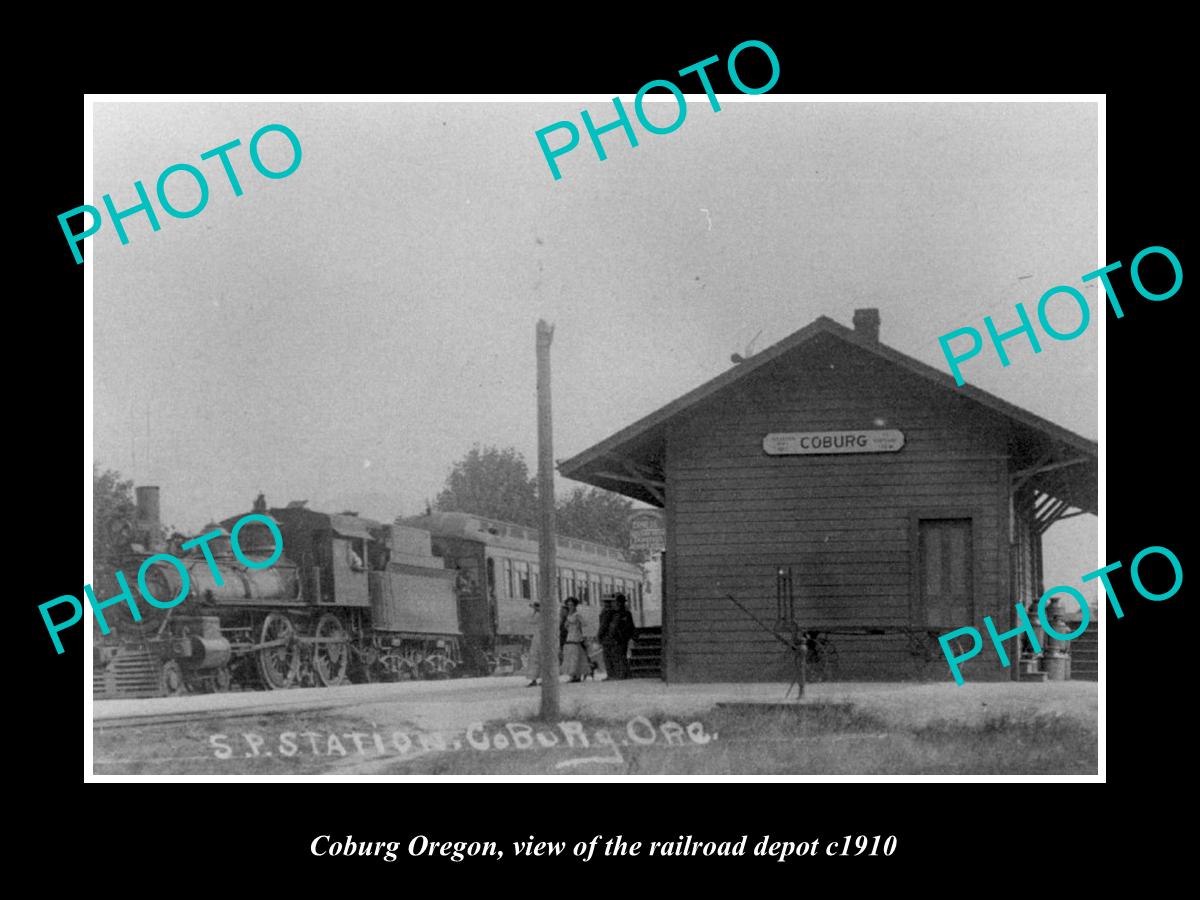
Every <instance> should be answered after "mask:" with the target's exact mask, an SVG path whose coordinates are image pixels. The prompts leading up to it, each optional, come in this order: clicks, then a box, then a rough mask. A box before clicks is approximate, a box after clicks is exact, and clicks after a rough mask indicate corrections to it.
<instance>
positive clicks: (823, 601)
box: [666, 341, 1010, 681]
mask: <svg viewBox="0 0 1200 900" xmlns="http://www.w3.org/2000/svg"><path fill="white" fill-rule="evenodd" d="M878 428H889V429H898V430H900V431H902V432H904V435H905V446H904V447H903V448H902V449H901V450H900V451H898V452H895V453H877V454H841V455H824V456H799V455H797V456H769V455H768V454H766V453H765V452H764V451H763V449H762V441H763V437H764V436H765V435H766V434H768V433H771V432H791V431H843V430H857V429H878ZM1009 442H1010V434H1009V427H1008V425H1007V423H1006V422H1005V421H1004V420H1003V419H1001V418H1000V417H999V416H996V415H994V414H992V413H989V412H987V411H985V410H984V409H983V408H982V407H979V406H978V405H975V404H971V403H968V402H967V401H965V399H964V398H962V397H961V396H959V395H956V394H954V393H953V392H949V391H946V390H945V389H942V388H938V387H936V386H934V385H931V384H930V383H929V382H927V381H925V380H924V379H921V378H918V377H916V376H914V375H911V374H909V373H907V372H903V371H901V370H899V369H897V368H896V367H894V366H891V365H889V364H888V363H886V362H884V361H882V360H880V359H877V358H875V357H873V356H872V355H871V354H868V353H866V352H863V351H861V350H859V349H858V348H855V347H850V346H848V345H846V344H844V343H841V342H825V343H822V342H820V341H817V342H814V345H813V346H812V347H810V348H808V349H806V351H805V352H804V353H803V354H797V355H792V356H789V357H784V358H781V359H780V360H779V361H778V362H777V363H775V364H773V365H770V366H767V367H764V368H763V369H762V370H760V371H758V372H755V373H753V374H752V375H750V376H748V377H747V378H746V379H744V380H743V381H741V382H739V383H737V384H736V385H734V386H731V387H730V388H729V389H727V390H726V391H724V392H722V393H721V394H718V395H715V396H713V397H712V398H709V400H707V401H704V402H702V403H700V404H699V405H697V406H696V407H695V408H694V409H692V410H691V411H690V412H689V413H687V414H686V415H684V416H682V417H681V418H680V420H679V422H678V423H677V425H676V426H675V427H674V428H673V429H672V431H671V432H670V434H669V436H668V441H667V461H666V462H667V464H666V472H667V507H668V523H669V528H670V530H671V534H670V536H669V542H670V551H671V552H670V553H669V554H668V567H669V570H670V574H669V577H668V603H669V605H670V607H671V610H672V612H671V616H670V624H669V627H668V631H669V639H668V641H667V672H668V678H669V679H671V680H679V681H704V680H724V679H731V680H739V681H742V680H757V679H762V678H775V677H780V678H785V679H786V678H788V677H790V670H791V665H792V663H791V660H790V654H789V652H788V651H787V649H786V648H785V647H784V646H783V645H782V644H780V643H779V641H778V640H776V639H775V638H774V637H773V636H772V635H771V634H768V633H766V632H764V631H763V630H762V629H761V628H760V627H759V626H757V625H755V623H754V622H752V621H750V620H749V618H748V617H747V616H746V614H745V613H743V612H742V611H741V610H739V609H738V608H737V607H736V606H735V605H734V604H732V603H731V602H730V601H729V600H728V599H727V595H730V594H732V595H733V596H734V597H736V598H737V599H738V600H739V601H740V602H741V603H742V604H743V605H745V606H746V607H747V608H748V609H750V610H751V611H752V612H754V614H755V615H756V616H757V617H758V618H759V619H760V620H762V621H763V622H765V623H766V624H767V625H772V624H773V623H774V621H775V618H776V603H775V590H776V589H775V583H776V572H777V571H778V569H779V568H780V567H784V568H789V567H790V569H791V573H792V581H793V585H794V595H795V606H796V616H797V619H798V621H799V624H800V627H801V628H804V629H818V630H820V629H837V628H839V627H840V628H871V627H892V628H903V627H905V626H907V625H908V624H909V622H910V607H911V605H912V603H913V602H914V597H913V591H914V586H915V584H916V578H915V577H914V575H915V573H914V572H913V554H914V546H915V544H914V541H915V534H914V528H915V527H916V524H915V523H916V521H917V519H918V517H925V518H937V517H946V518H959V517H963V516H967V517H970V518H971V519H972V532H971V546H972V562H973V566H972V578H973V583H972V588H973V596H974V609H973V614H974V622H973V623H971V622H964V623H963V624H976V625H977V624H978V623H979V621H980V620H981V619H982V617H983V616H984V615H993V616H996V621H997V623H998V624H1003V623H1006V622H1007V621H1008V619H1007V615H1006V609H1007V606H1008V605H1010V604H1006V603H1005V602H1004V601H1003V600H1001V599H1000V598H1001V597H1002V596H1003V594H1004V593H1005V586H1006V583H1007V572H1006V567H1007V565H1008V559H1007V555H1006V552H1005V548H1004V543H1005V542H1006V541H1007V527H1008V518H1007V516H1008V512H1007V501H1006V498H1007V493H1006V487H1007V486H1006V484H1005V483H1004V479H1006V477H1007V475H1006V473H1007V468H1006V466H1005V464H1004V462H1003V460H1004V459H1005V458H1006V457H1007V456H1008V455H1009V452H1010V450H1009ZM832 640H833V641H834V645H835V646H836V648H837V657H838V669H839V677H841V678H854V679H877V680H892V679H897V678H901V679H902V678H914V677H921V678H949V677H950V673H949V667H948V666H947V665H946V662H945V660H944V659H943V658H942V657H941V655H940V651H938V649H937V648H936V645H935V646H934V647H933V651H932V653H931V651H930V647H929V643H930V638H928V637H909V636H906V635H903V634H888V635H834V636H833V637H832ZM935 654H936V658H935V659H931V658H930V657H931V656H933V655H935ZM989 660H990V661H989ZM964 672H965V673H966V675H967V677H974V678H994V677H1007V673H1006V672H1005V671H1004V670H1003V669H1000V668H999V667H998V666H997V665H996V664H995V660H994V654H980V655H979V656H978V657H976V658H975V660H973V661H972V662H971V663H969V664H967V665H966V666H964Z"/></svg>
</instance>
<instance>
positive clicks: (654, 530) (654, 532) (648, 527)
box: [629, 509, 667, 553]
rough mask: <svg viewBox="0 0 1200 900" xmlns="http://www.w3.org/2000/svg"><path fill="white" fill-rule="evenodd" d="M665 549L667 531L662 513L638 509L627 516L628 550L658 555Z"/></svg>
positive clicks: (655, 510)
mask: <svg viewBox="0 0 1200 900" xmlns="http://www.w3.org/2000/svg"><path fill="white" fill-rule="evenodd" d="M666 547H667V529H666V525H665V524H664V523H663V515H662V512H661V511H659V510H657V509H639V510H637V511H636V512H633V513H631V514H630V516H629V549H630V550H645V551H647V552H649V553H658V552H659V551H661V550H665V549H666Z"/></svg>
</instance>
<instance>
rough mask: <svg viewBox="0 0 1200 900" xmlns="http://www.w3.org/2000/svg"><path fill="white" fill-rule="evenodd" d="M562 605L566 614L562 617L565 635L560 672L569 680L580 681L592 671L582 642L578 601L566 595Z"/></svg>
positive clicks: (581, 623)
mask: <svg viewBox="0 0 1200 900" xmlns="http://www.w3.org/2000/svg"><path fill="white" fill-rule="evenodd" d="M563 605H564V606H565V607H566V609H567V616H566V618H565V619H563V624H564V625H565V626H566V630H567V635H566V641H565V642H564V643H563V671H562V674H564V675H570V676H571V681H582V680H583V679H584V676H586V675H590V674H591V673H592V664H591V662H590V661H589V660H588V655H587V648H586V646H585V645H584V642H583V617H582V616H580V615H579V612H578V609H579V601H578V600H576V599H575V598H574V597H568V598H567V599H566V600H565V601H564V604H563Z"/></svg>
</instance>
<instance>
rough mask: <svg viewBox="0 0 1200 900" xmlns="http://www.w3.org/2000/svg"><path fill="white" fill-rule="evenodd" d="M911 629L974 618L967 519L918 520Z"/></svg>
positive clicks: (962, 622)
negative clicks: (916, 578) (916, 579)
mask: <svg viewBox="0 0 1200 900" xmlns="http://www.w3.org/2000/svg"><path fill="white" fill-rule="evenodd" d="M918 532H919V534H918V552H917V557H918V558H917V568H918V586H917V596H916V598H915V602H914V603H913V606H912V624H913V627H914V628H922V629H924V628H956V627H959V626H962V625H970V624H971V622H972V621H973V617H974V612H975V610H974V608H973V607H974V603H973V599H972V587H973V585H972V571H973V569H974V565H973V560H974V555H973V553H972V540H971V520H970V519H966V518H964V519H919V520H918Z"/></svg>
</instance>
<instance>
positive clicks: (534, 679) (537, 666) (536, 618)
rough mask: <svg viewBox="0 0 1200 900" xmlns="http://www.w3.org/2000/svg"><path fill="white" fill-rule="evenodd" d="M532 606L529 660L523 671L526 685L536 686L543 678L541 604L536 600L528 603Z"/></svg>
mask: <svg viewBox="0 0 1200 900" xmlns="http://www.w3.org/2000/svg"><path fill="white" fill-rule="evenodd" d="M530 605H531V606H532V607H533V641H532V642H531V643H530V644H529V661H528V662H527V663H526V664H525V671H527V672H528V673H529V684H528V685H526V687H536V686H537V683H538V679H539V678H545V677H546V675H545V673H544V672H543V671H542V604H540V603H538V602H537V601H536V600H535V601H534V602H533V603H531V604H530Z"/></svg>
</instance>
